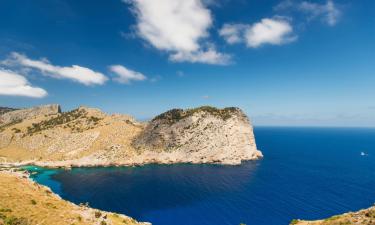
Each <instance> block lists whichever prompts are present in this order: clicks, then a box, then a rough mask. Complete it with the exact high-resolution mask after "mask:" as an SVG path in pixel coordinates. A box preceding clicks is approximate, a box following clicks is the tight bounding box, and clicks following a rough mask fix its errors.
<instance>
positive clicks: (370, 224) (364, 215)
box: [291, 207, 375, 225]
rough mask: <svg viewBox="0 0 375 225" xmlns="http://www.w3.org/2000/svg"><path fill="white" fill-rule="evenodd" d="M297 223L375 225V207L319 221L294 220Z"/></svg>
mask: <svg viewBox="0 0 375 225" xmlns="http://www.w3.org/2000/svg"><path fill="white" fill-rule="evenodd" d="M291 224H295V225H359V224H360V225H375V207H370V208H368V209H363V210H360V211H358V212H349V213H345V214H342V215H337V216H332V217H330V218H328V219H324V220H317V221H303V220H293V221H292V223H291Z"/></svg>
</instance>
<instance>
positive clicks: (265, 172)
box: [29, 127, 375, 225]
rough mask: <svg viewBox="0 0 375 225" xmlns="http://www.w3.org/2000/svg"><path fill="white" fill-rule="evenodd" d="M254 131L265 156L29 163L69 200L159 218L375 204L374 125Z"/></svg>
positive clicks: (274, 219)
mask: <svg viewBox="0 0 375 225" xmlns="http://www.w3.org/2000/svg"><path fill="white" fill-rule="evenodd" d="M255 135H256V141H257V145H258V148H259V149H260V150H261V151H262V152H263V154H264V159H262V160H259V161H254V162H245V163H243V164H242V165H240V166H221V165H190V164H178V165H146V166H142V167H121V168H85V169H82V168H77V169H72V170H50V169H42V168H33V167H29V169H30V170H34V171H38V173H36V174H34V175H33V179H35V180H36V181H37V182H39V183H42V184H45V185H47V186H50V187H51V188H52V189H53V191H55V192H56V193H58V194H59V195H60V196H61V197H62V198H64V199H67V200H69V201H72V202H75V203H77V204H78V203H85V202H88V203H89V204H90V206H91V207H95V208H99V209H102V210H106V211H114V212H118V213H123V214H126V215H129V216H131V217H134V218H136V219H137V220H140V221H148V222H152V224H154V225H176V224H178V225H239V224H240V223H245V224H247V225H273V224H275V225H283V224H289V222H290V221H291V220H292V219H296V218H301V219H309V220H313V219H319V218H326V217H330V216H332V215H335V214H340V213H344V212H347V211H354V210H359V209H361V208H367V207H369V206H371V205H373V203H375V129H366V128H350V129H349V128H276V127H259V128H255ZM361 152H363V153H364V154H361Z"/></svg>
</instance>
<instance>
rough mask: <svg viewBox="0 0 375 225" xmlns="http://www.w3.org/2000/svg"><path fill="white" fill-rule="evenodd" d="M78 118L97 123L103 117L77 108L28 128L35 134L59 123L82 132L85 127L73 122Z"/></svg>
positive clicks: (30, 133)
mask: <svg viewBox="0 0 375 225" xmlns="http://www.w3.org/2000/svg"><path fill="white" fill-rule="evenodd" d="M78 119H85V120H86V122H87V123H88V124H93V125H97V124H98V122H99V121H100V120H101V118H98V117H94V116H90V117H87V112H86V110H84V109H75V110H72V111H69V112H64V113H61V114H59V115H58V116H56V117H53V118H51V119H49V120H43V121H41V122H39V123H33V124H32V126H31V127H28V128H27V134H28V135H33V134H34V133H38V132H40V131H43V130H48V129H51V128H54V127H56V126H59V125H64V128H70V129H71V130H72V131H76V132H82V131H83V129H82V128H81V126H78V125H79V123H71V122H72V121H76V120H78Z"/></svg>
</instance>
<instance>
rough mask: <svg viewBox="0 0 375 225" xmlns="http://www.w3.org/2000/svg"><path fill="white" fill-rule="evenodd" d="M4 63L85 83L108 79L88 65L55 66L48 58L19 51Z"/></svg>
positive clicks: (99, 82)
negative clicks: (36, 56)
mask: <svg viewBox="0 0 375 225" xmlns="http://www.w3.org/2000/svg"><path fill="white" fill-rule="evenodd" d="M3 64H4V65H7V66H19V67H24V68H31V69H36V70H39V71H41V72H42V74H44V75H47V76H50V77H53V78H57V79H70V80H73V81H76V82H79V83H82V84H84V85H96V84H99V85H100V84H104V83H105V81H107V79H108V78H107V77H106V76H104V75H103V74H102V73H99V72H95V71H93V70H91V69H89V68H86V67H82V66H78V65H72V66H70V67H61V66H55V65H52V64H51V63H50V62H49V61H48V60H46V59H43V60H32V59H30V58H28V57H27V56H25V55H23V54H19V53H17V52H13V53H11V55H10V57H9V58H8V59H7V60H5V61H4V62H3Z"/></svg>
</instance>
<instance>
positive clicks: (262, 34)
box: [219, 17, 297, 48]
mask: <svg viewBox="0 0 375 225" xmlns="http://www.w3.org/2000/svg"><path fill="white" fill-rule="evenodd" d="M219 34H220V35H221V36H222V37H223V38H224V39H225V40H226V41H227V42H228V43H229V44H234V43H240V42H245V43H246V45H247V46H248V47H251V48H257V47H260V46H262V45H265V44H271V45H282V44H286V43H289V42H292V41H294V40H296V38H297V37H296V36H295V35H293V27H292V25H291V24H290V23H289V22H288V21H287V20H286V19H283V18H280V17H275V18H272V19H271V18H264V19H262V20H261V21H260V22H258V23H255V24H252V25H245V24H224V26H223V27H222V29H221V30H220V31H219Z"/></svg>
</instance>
